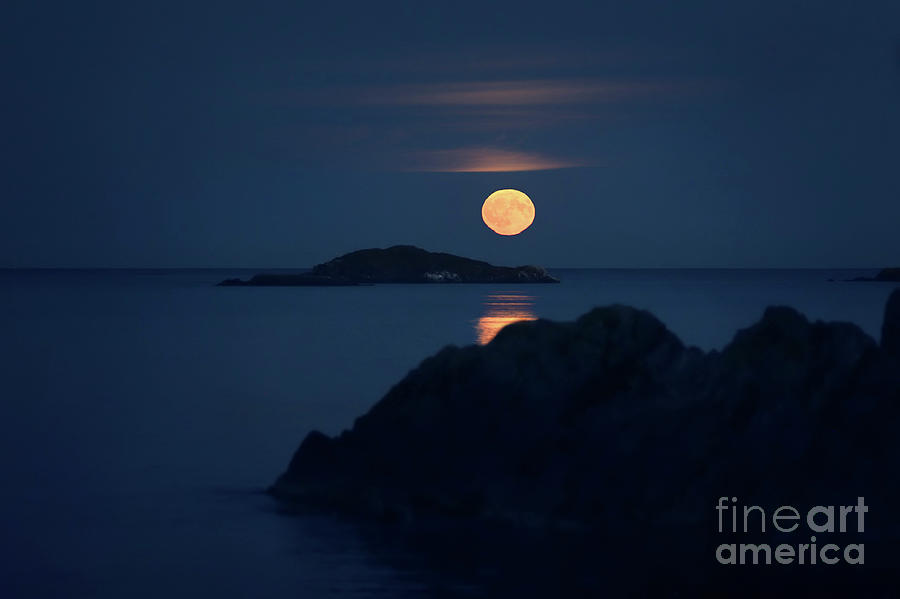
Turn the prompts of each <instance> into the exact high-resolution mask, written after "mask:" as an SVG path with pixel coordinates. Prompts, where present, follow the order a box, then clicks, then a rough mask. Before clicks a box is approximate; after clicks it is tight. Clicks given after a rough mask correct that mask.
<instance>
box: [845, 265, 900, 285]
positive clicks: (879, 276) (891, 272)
mask: <svg viewBox="0 0 900 599" xmlns="http://www.w3.org/2000/svg"><path fill="white" fill-rule="evenodd" d="M850 280H851V281H876V282H882V283H900V267H898V268H882V269H881V270H879V271H878V272H877V273H876V274H875V276H874V277H855V278H853V279H850Z"/></svg>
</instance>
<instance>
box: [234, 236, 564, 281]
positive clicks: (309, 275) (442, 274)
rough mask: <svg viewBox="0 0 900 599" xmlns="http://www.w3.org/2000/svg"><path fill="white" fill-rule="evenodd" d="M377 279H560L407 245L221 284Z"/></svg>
mask: <svg viewBox="0 0 900 599" xmlns="http://www.w3.org/2000/svg"><path fill="white" fill-rule="evenodd" d="M380 283H559V279H557V278H555V277H553V276H551V275H550V274H549V273H548V272H547V271H546V270H545V269H544V268H542V267H540V266H515V267H511V266H494V265H493V264H489V263H487V262H483V261H481V260H473V259H471V258H463V257H462V256H455V255H453V254H446V253H443V252H429V251H427V250H423V249H422V248H418V247H415V246H411V245H395V246H392V247H389V248H384V249H380V248H373V249H367V250H358V251H355V252H351V253H349V254H344V255H343V256H339V257H337V258H334V259H332V260H329V261H328V262H325V263H323V264H319V265H318V266H316V267H314V268H313V269H312V270H311V271H309V272H306V273H296V274H270V273H262V274H258V275H255V276H254V277H252V278H251V279H249V280H246V281H245V280H241V279H226V280H224V281H222V282H221V283H219V285H220V286H323V285H328V286H331V285H372V284H380Z"/></svg>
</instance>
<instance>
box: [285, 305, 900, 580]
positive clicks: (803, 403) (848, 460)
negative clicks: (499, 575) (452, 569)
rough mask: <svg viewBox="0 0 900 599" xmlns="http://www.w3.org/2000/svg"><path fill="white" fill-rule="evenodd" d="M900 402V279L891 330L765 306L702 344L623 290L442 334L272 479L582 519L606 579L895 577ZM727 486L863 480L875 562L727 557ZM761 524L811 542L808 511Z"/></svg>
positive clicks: (406, 512)
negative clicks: (795, 519) (454, 341)
mask: <svg viewBox="0 0 900 599" xmlns="http://www.w3.org/2000/svg"><path fill="white" fill-rule="evenodd" d="M898 415H900V289H898V290H895V291H894V292H893V294H892V295H891V296H890V299H889V300H888V303H887V307H886V310H885V318H884V325H883V329H882V335H881V340H880V343H879V342H877V341H876V340H874V339H872V338H871V337H869V336H868V335H866V334H865V333H864V332H863V331H862V330H861V329H859V328H858V327H857V326H856V325H853V324H849V323H840V322H828V323H826V322H820V321H816V322H810V321H809V320H808V319H807V318H806V317H804V316H803V315H802V314H800V313H799V312H797V311H796V310H794V309H792V308H789V307H770V308H768V309H766V310H765V313H764V314H763V316H762V319H761V320H760V321H759V322H757V323H756V324H754V325H752V326H750V327H748V328H746V329H743V330H740V331H738V332H737V334H736V335H735V337H734V339H733V340H732V342H731V343H729V344H728V345H727V346H726V347H725V348H724V349H723V350H721V351H711V352H703V351H701V350H699V349H697V348H692V347H686V346H685V345H684V344H683V343H682V342H681V341H680V340H679V339H678V338H677V337H676V336H675V335H674V334H672V333H671V332H670V331H669V330H668V329H667V328H666V327H665V325H664V324H663V323H662V322H660V321H659V320H658V319H657V318H656V317H654V316H653V315H652V314H650V313H648V312H646V311H641V310H637V309H634V308H630V307H627V306H622V305H613V306H608V307H601V308H596V309H594V310H592V311H590V312H588V313H587V314H585V315H583V316H582V317H580V318H579V319H577V320H576V321H575V322H567V323H559V322H551V321H546V320H537V321H531V322H520V323H515V324H512V325H510V326H507V327H506V328H504V329H503V330H501V331H500V333H499V334H498V335H497V336H496V338H494V340H493V341H491V342H490V343H489V344H487V345H485V346H467V347H454V346H448V347H446V348H444V349H443V350H441V351H440V352H438V353H437V354H435V355H433V356H432V357H429V358H427V359H426V360H424V361H423V362H422V363H421V364H420V365H419V366H418V367H416V368H415V369H414V370H412V371H411V372H410V373H409V374H408V375H407V376H406V377H405V378H404V379H403V380H401V381H400V382H399V383H397V384H396V385H395V386H394V387H393V388H392V389H391V390H390V391H389V392H388V393H387V395H385V397H384V398H382V399H381V400H380V401H379V402H378V403H377V404H375V406H374V407H372V409H371V410H369V412H368V413H366V414H365V415H363V416H361V417H359V418H358V419H357V420H356V422H355V423H354V425H353V427H352V429H350V430H347V431H345V432H343V433H341V434H340V435H338V436H336V437H328V436H326V435H324V434H322V433H319V432H315V431H314V432H311V433H309V435H308V436H307V437H306V439H304V440H303V442H302V443H301V445H300V447H299V448H298V450H297V451H296V453H295V455H294V456H293V459H292V460H291V462H290V465H289V466H288V468H287V470H286V471H285V472H284V473H283V474H282V475H281V476H280V477H279V478H278V480H277V481H276V482H275V483H274V485H273V486H272V487H271V488H270V490H269V492H270V493H271V494H272V495H274V496H275V497H277V498H279V499H280V500H283V501H284V502H286V503H287V504H291V505H303V506H313V507H316V506H318V507H324V508H326V509H328V510H332V511H338V512H342V513H346V514H353V515H357V516H365V517H368V518H376V519H379V520H388V521H400V522H405V523H419V522H426V521H428V519H429V518H433V517H439V518H446V517H450V518H454V519H456V520H458V521H459V522H467V523H472V522H482V523H484V526H495V525H497V526H503V527H507V528H506V530H507V531H522V530H530V531H540V535H542V538H543V537H544V536H546V535H549V534H553V535H556V534H568V533H572V534H576V535H578V538H579V539H581V540H580V541H579V543H581V544H583V545H579V546H589V547H593V548H594V550H595V551H596V552H597V556H598V558H597V559H601V557H600V556H605V557H603V559H604V560H605V561H604V562H603V563H604V564H605V568H606V570H604V572H606V573H605V574H604V575H603V578H604V580H603V581H601V583H600V588H613V587H615V588H629V589H637V588H643V589H644V590H645V591H646V590H647V589H649V588H651V587H652V588H657V587H656V586H654V585H658V584H663V586H662V587H659V588H663V589H664V590H665V589H669V590H671V589H672V588H679V589H694V590H697V589H699V590H705V591H708V590H710V589H713V588H717V587H715V585H716V584H717V583H716V581H719V582H721V581H723V580H725V581H728V585H731V584H732V583H733V581H734V578H735V576H738V577H741V578H742V583H741V585H742V586H741V587H740V588H739V589H735V588H733V587H732V586H727V585H726V586H727V588H728V589H730V594H731V595H735V594H741V593H743V592H746V593H748V594H752V593H758V592H765V591H766V590H767V589H768V587H767V586H766V585H768V584H780V585H785V584H786V585H788V586H790V585H791V584H793V585H800V586H799V587H797V588H798V589H800V590H804V589H805V590H809V589H811V588H828V589H831V590H835V589H839V588H841V589H844V590H847V591H848V592H850V591H854V592H855V591H859V590H860V589H862V588H872V589H880V588H882V587H880V586H878V585H880V584H882V583H884V581H885V580H889V579H891V578H890V575H889V573H890V568H891V567H892V564H893V563H894V560H895V559H896V557H897V556H898V545H897V543H898V542H900V526H898V521H897V519H896V517H895V512H894V510H895V509H896V506H898V505H900V480H898V478H897V477H896V468H897V466H898V464H900V442H898V440H897V430H898V425H900V421H898ZM722 497H727V498H731V497H735V498H737V499H738V503H739V504H740V505H744V506H749V505H757V506H763V507H764V508H765V509H767V510H769V513H771V510H774V509H775V508H776V507H778V506H782V505H794V506H805V507H806V508H809V507H810V506H815V505H845V504H846V505H849V504H855V503H856V501H857V498H858V497H865V501H866V504H867V505H868V506H870V513H869V514H868V518H869V519H868V520H867V524H868V527H867V528H866V531H865V533H864V534H862V535H856V536H853V537H852V539H853V540H851V541H846V540H845V541H843V542H845V543H846V542H853V543H857V542H864V541H865V542H866V543H868V551H869V554H868V555H867V560H866V565H865V566H852V565H846V566H835V567H830V569H829V568H825V569H823V568H822V567H821V566H818V567H812V566H808V567H806V569H803V568H804V567H803V566H799V568H800V570H799V572H801V574H798V570H797V567H794V568H793V569H790V568H788V567H786V566H777V565H775V566H767V568H768V569H763V570H760V569H759V568H758V567H754V568H756V569H753V570H748V569H747V567H745V566H734V567H733V568H732V569H731V570H728V569H727V568H730V567H731V566H722V565H720V564H718V563H717V562H716V558H715V547H716V545H718V544H719V543H722V542H725V541H724V540H723V539H724V538H725V537H723V536H722V535H721V534H719V531H717V530H716V522H717V512H716V510H715V506H716V505H717V502H719V500H720V498H722ZM757 533H758V534H756V535H755V536H754V535H753V534H750V535H744V537H743V541H738V542H750V543H763V542H773V543H777V542H787V543H809V542H810V539H809V531H808V530H807V531H806V534H805V535H804V534H803V533H798V535H799V536H798V537H797V538H794V537H795V536H797V535H793V536H792V535H783V534H781V533H778V532H777V531H774V530H773V529H772V527H771V525H770V527H769V528H768V529H766V530H765V531H757ZM503 534H506V533H503ZM511 534H520V533H518V532H516V533H511ZM779 535H781V536H779ZM831 536H835V535H831ZM837 536H838V537H840V535H839V534H837ZM782 537H784V539H786V540H781V541H779V539H781V538H782ZM731 538H732V539H733V538H734V537H731ZM826 538H829V535H827V534H825V535H820V540H819V542H820V543H825V542H827V541H826V540H824V539H826ZM843 538H848V537H843ZM860 539H863V540H860ZM729 542H735V541H734V540H732V541H729ZM836 542H840V541H836ZM773 546H774V545H773ZM623 552H624V553H623ZM598 567H600V566H598ZM740 568H744V569H743V570H741V569H740ZM773 568H774V570H773ZM779 568H780V569H779ZM863 568H865V569H863ZM860 572H864V573H863V574H860ZM648 573H649V574H652V576H648ZM810 573H811V574H810ZM657 575H658V576H657ZM660 577H662V578H660ZM884 577H887V578H884ZM660 581H663V582H662V583H660ZM798 581H803V582H798ZM723 584H725V583H723ZM635 585H637V586H635ZM667 585H669V586H667ZM672 585H674V586H672ZM698 585H699V586H698ZM810 585H811V586H810ZM841 585H844V586H843V587H842V586H841ZM866 585H869V586H868V587H867V586H866ZM723 588H725V587H723Z"/></svg>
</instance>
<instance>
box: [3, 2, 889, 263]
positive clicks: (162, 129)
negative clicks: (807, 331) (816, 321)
mask: <svg viewBox="0 0 900 599" xmlns="http://www.w3.org/2000/svg"><path fill="white" fill-rule="evenodd" d="M0 76H2V81H3V89H2V94H0V103H2V116H0V119H2V120H0V127H2V129H0V133H2V135H0V152H2V167H0V168H2V171H0V172H2V176H0V267H214V266H221V267H231V266H235V267H238V266H240V267H295V266H296V267H304V266H311V265H313V264H315V263H318V262H322V261H324V260H327V259H329V258H331V257H333V256H335V255H337V254H341V253H344V252H348V251H351V250H354V249H359V248H365V247H384V246H388V245H393V244H399V243H408V244H414V245H419V246H422V247H425V248H427V249H431V250H441V251H449V252H453V253H457V254H461V255H466V256H471V257H475V258H482V259H488V260H490V261H493V262H497V263H504V264H513V265H514V264H525V263H536V264H542V265H545V266H548V267H565V266H578V267H593V266H597V267H708V266H711V267H880V266H889V265H900V231H898V223H900V2H897V1H896V0H891V1H883V2H882V1H872V2H848V1H842V2H836V1H810V2H803V3H801V2H790V1H786V0H779V1H776V2H759V1H754V2H735V1H727V2H726V1H723V0H715V1H708V2H672V1H671V0H670V1H664V2H615V3H613V2H590V3H584V4H582V5H570V4H566V3H561V2H541V3H533V4H532V3H526V2H514V3H493V4H489V6H485V5H484V4H483V3H480V2H478V3H471V4H469V3H463V2H409V3H405V4H393V3H385V2H315V3H312V2H306V3H304V2H290V3H287V2H286V3H265V2H254V3H249V2H248V3H246V4H242V5H237V4H235V3H231V2H208V3H204V4H200V3H185V4H182V3H174V4H171V5H167V3H157V2H154V3H132V2H109V3H105V2H104V3H93V2H65V3H63V2H59V3H57V2H39V1H32V2H15V3H14V6H13V7H11V8H10V7H6V8H4V9H3V15H2V16H0ZM508 187H512V188H517V189H521V190H522V191H524V192H525V193H527V194H528V195H529V196H530V197H531V198H532V199H533V200H534V203H535V205H536V208H537V216H536V219H535V223H534V225H533V226H532V227H531V228H530V229H528V230H527V231H525V232H524V233H523V234H521V235H519V236H517V237H511V238H510V237H500V236H498V235H496V234H494V233H492V232H491V231H490V230H489V229H488V228H487V227H486V226H485V225H484V224H483V223H482V222H481V218H480V209H481V203H482V202H483V200H484V198H485V197H487V195H488V194H490V193H491V192H493V191H494V190H496V189H501V188H508Z"/></svg>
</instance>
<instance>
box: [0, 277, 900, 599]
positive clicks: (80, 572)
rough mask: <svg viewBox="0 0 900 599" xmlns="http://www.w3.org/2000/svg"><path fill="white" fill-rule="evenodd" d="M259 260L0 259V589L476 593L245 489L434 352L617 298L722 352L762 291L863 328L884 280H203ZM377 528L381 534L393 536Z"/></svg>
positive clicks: (49, 593)
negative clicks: (149, 263)
mask: <svg viewBox="0 0 900 599" xmlns="http://www.w3.org/2000/svg"><path fill="white" fill-rule="evenodd" d="M252 272H255V271H234V270H186V271H167V270H160V271H0V375H2V376H0V381H2V383H0V395H2V400H0V468H2V472H3V476H4V483H3V485H2V487H0V522H2V532H0V596H3V597H18V596H22V597H77V596H91V597H117V598H118V597H160V596H197V595H202V596H207V595H217V596H219V597H275V596H279V597H283V596H296V597H311V598H316V597H343V596H352V597H374V596H378V597H385V596H428V595H432V594H434V593H437V592H440V593H442V594H443V595H442V596H446V595H448V594H462V595H467V594H476V595H477V588H472V587H470V586H467V584H468V583H467V582H466V581H465V580H464V579H465V576H461V577H460V580H448V578H447V576H445V575H443V574H439V573H436V572H434V571H432V569H430V567H429V565H428V564H427V563H426V562H425V561H423V560H421V559H419V557H418V556H417V555H416V554H415V552H410V551H406V550H404V549H403V548H402V547H396V546H394V545H391V544H390V543H389V542H388V543H387V544H384V543H382V542H381V541H379V540H378V538H379V537H380V536H382V533H380V532H374V533H372V534H361V529H360V528H359V527H358V526H356V525H355V524H354V523H350V522H346V521H342V520H339V519H335V518H331V517H328V516H326V515H310V514H307V515H295V516H292V517H287V516H284V515H282V514H279V513H277V511H276V509H275V505H274V504H273V502H272V501H271V500H270V499H269V498H268V497H266V496H264V495H262V494H261V491H262V489H264V488H265V486H266V485H268V484H269V483H271V482H272V481H273V480H274V478H275V477H276V476H277V475H278V474H279V473H280V472H281V471H282V470H283V469H284V467H285V466H286V465H287V463H288V460H289V459H290V457H291V455H292V453H293V451H294V449H295V448H296V447H297V445H298V443H299V442H300V441H301V439H302V438H303V437H304V436H305V434H306V433H307V432H308V431H309V430H310V429H313V428H318V429H320V430H323V431H325V432H327V433H336V432H339V431H340V430H341V429H343V428H345V427H348V426H349V425H350V424H351V423H352V421H353V418H354V417H356V416H358V415H359V414H361V413H362V412H364V411H365V410H367V409H368V408H369V407H370V406H371V405H372V404H373V403H375V402H376V401H377V400H378V399H379V398H380V397H381V396H382V395H383V394H384V393H385V392H386V391H387V390H388V388H389V387H390V386H391V385H392V384H393V383H395V382H397V381H398V380H399V379H400V378H402V377H403V375H404V374H405V373H406V372H407V371H409V370H410V369H411V368H412V367H414V366H415V365H416V364H418V363H419V361H421V360H422V359H423V358H425V357H426V356H428V355H430V354H432V353H434V352H435V351H437V350H438V349H440V348H441V347H442V346H444V345H446V344H448V343H453V344H457V345H460V344H468V343H475V342H478V341H482V342H483V341H486V340H488V339H489V338H490V337H491V336H492V335H493V334H494V333H495V332H496V330H498V329H499V328H500V327H502V326H503V325H504V324H506V323H508V322H510V321H513V320H516V319H521V318H535V317H546V318H553V319H573V318H575V317H577V316H578V315H580V314H582V313H583V312H585V311H586V310H588V309H589V308H591V307H593V306H596V305H604V304H610V303H616V302H618V303H627V304H631V305H634V306H637V307H640V308H646V309H649V310H651V311H652V312H654V313H655V314H656V315H657V316H659V317H660V318H661V319H662V320H663V321H664V322H665V323H666V324H667V325H668V326H669V328H670V329H672V330H673V331H674V332H675V333H676V334H677V335H679V336H680V337H681V338H682V340H684V341H685V342H686V343H688V344H691V345H697V346H699V347H702V348H705V349H711V348H720V347H721V346H723V345H724V344H726V343H727V342H728V341H729V340H730V339H731V337H732V336H733V335H734V332H735V330H736V329H738V328H740V327H745V326H748V325H750V324H752V323H753V322H754V321H756V320H757V319H758V318H759V317H760V315H761V314H762V311H763V309H764V307H765V306H766V305H770V304H787V305H791V306H794V307H796V308H798V309H800V310H801V311H803V312H804V313H806V314H807V316H809V317H810V318H813V319H825V320H844V321H851V322H854V323H856V324H858V325H859V326H860V327H862V329H863V330H865V331H866V332H867V333H869V334H870V335H872V336H874V337H876V338H878V335H879V330H880V326H881V318H882V312H883V308H884V302H885V300H886V299H887V296H888V294H889V293H890V291H891V290H892V289H893V288H894V285H891V284H882V283H853V284H851V283H830V282H828V279H829V278H835V279H845V278H849V277H852V276H857V275H865V274H872V272H869V271H863V270H859V271H847V270H844V271H823V270H799V271H798V270H792V271H787V270H779V271H748V270H683V271H675V270H659V271H654V270H556V271H554V274H557V275H558V276H560V277H561V278H562V279H563V283H562V284H560V285H533V286H515V285H497V286H488V285H448V286H415V285H393V286H391V285H382V286H373V287H358V288H217V287H214V286H213V284H214V283H215V282H217V281H219V280H221V279H223V278H226V277H231V276H242V277H246V276H249V275H250V274H252ZM388 536H389V533H388Z"/></svg>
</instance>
